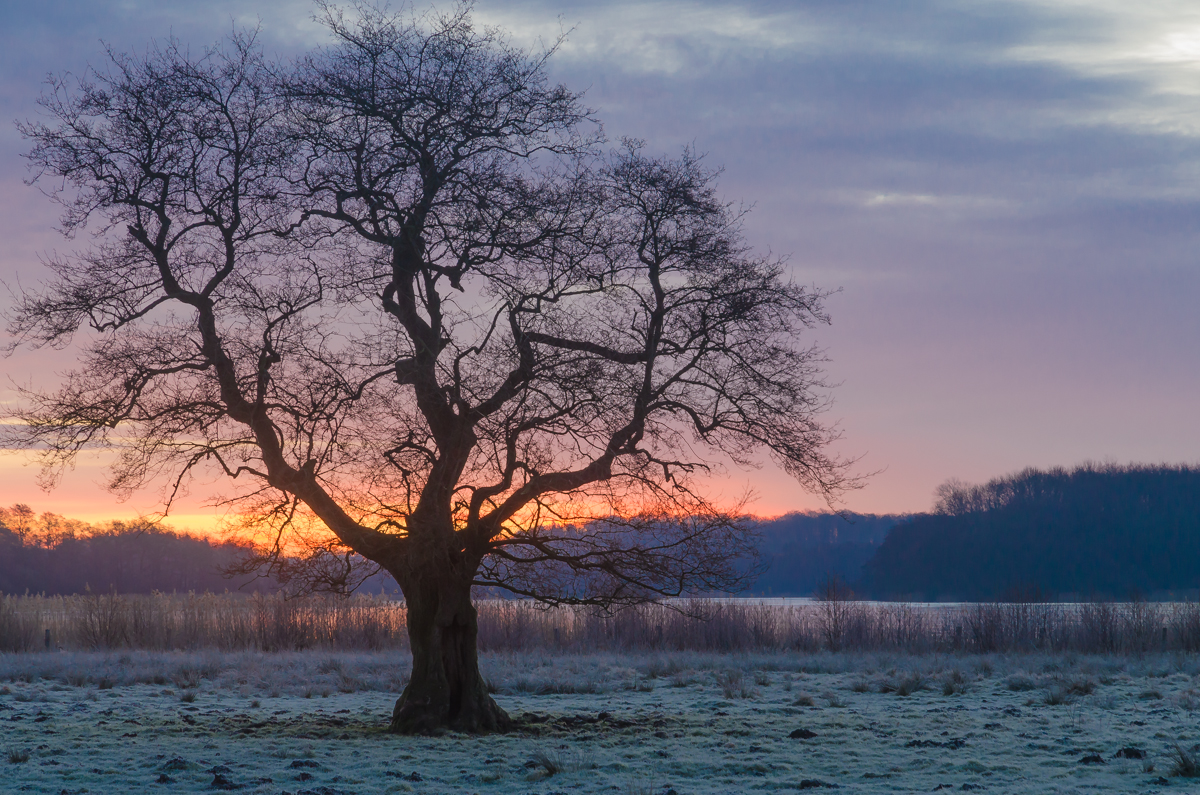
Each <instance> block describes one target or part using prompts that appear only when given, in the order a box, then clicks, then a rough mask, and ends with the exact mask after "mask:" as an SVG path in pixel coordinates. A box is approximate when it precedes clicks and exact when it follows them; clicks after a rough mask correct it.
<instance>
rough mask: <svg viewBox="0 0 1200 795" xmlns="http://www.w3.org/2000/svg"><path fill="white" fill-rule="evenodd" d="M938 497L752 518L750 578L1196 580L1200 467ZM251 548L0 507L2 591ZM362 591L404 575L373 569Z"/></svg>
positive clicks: (934, 587) (204, 564) (1019, 595)
mask: <svg viewBox="0 0 1200 795" xmlns="http://www.w3.org/2000/svg"><path fill="white" fill-rule="evenodd" d="M938 497H939V499H938V501H937V504H936V505H935V507H934V510H933V512H932V513H929V514H913V515H874V514H829V513H825V514H817V513H793V514H787V515H786V516H782V517H779V518H778V519H772V520H763V521H760V522H759V523H758V531H759V533H760V537H761V543H760V552H761V553H762V561H763V563H764V564H766V566H765V571H764V573H763V574H762V575H761V576H760V577H759V578H758V580H757V581H756V582H755V584H754V586H753V587H752V588H751V590H750V591H749V594H750V595H761V596H809V595H812V594H813V593H814V592H815V591H816V590H817V588H818V586H819V585H820V584H821V583H822V582H823V581H826V580H827V579H828V578H829V577H831V576H833V577H836V578H837V579H839V580H841V581H842V582H844V583H848V584H849V585H850V586H851V587H852V588H853V590H854V592H855V593H857V594H859V595H862V596H872V597H875V598H882V599H916V600H922V601H924V600H929V601H944V600H963V601H980V600H1016V601H1037V600H1041V599H1062V598H1078V599H1085V600H1086V599H1118V600H1124V599H1128V598H1131V597H1139V596H1145V597H1148V598H1159V597H1175V598H1179V597H1185V598H1187V597H1190V598H1195V597H1196V595H1197V594H1198V593H1200V592H1198V590H1197V589H1198V588H1200V468H1193V467H1170V466H1113V465H1109V466H1095V465H1085V466H1081V467H1077V468H1075V469H1073V470H1066V469H1052V470H1049V471H1039V470H1034V469H1027V470H1025V471H1023V472H1019V473H1017V474H1014V475H1009V476H1006V477H1002V478H997V479H995V480H992V481H990V482H988V483H986V484H984V485H980V486H972V485H968V484H965V483H959V482H955V481H952V482H950V483H948V484H946V485H945V486H943V487H941V488H940V489H939V494H938ZM245 551H246V550H245V548H244V547H241V546H238V545H237V544H233V543H221V542H215V541H210V540H208V539H205V538H200V537H197V536H193V535H189V534H186V533H176V532H173V531H171V530H167V529H162V528H157V527H154V526H150V525H143V524H137V523H133V524H124V523H121V522H113V523H110V524H106V525H87V524H84V523H82V522H77V521H72V520H69V519H64V518H63V517H60V516H56V515H54V514H42V515H40V516H35V515H34V513H33V512H32V511H30V510H29V509H28V508H26V507H25V506H13V507H12V508H8V509H4V508H0V593H8V594H22V593H26V592H28V593H44V594H48V595H54V594H73V593H84V592H85V591H87V590H91V591H92V592H94V593H109V592H114V591H115V592H117V593H130V594H134V593H150V592H152V591H162V592H168V593H169V592H172V591H175V592H179V593H185V592H188V591H195V592H197V593H203V592H205V591H209V592H213V593H220V592H222V591H225V590H229V591H242V592H255V591H259V592H268V593H269V592H274V591H277V590H279V585H278V584H277V583H276V582H274V581H272V580H270V579H265V578H261V579H254V578H252V577H248V576H241V577H234V578H227V577H226V576H225V575H224V574H223V573H222V572H223V570H225V569H228V568H229V567H230V566H231V564H233V563H235V562H236V561H237V560H238V559H239V558H240V557H242V556H243V554H244V552H245ZM359 591H360V593H368V594H370V593H374V594H378V593H387V594H396V593H398V591H399V588H398V586H397V585H396V583H395V581H394V580H392V578H391V577H389V576H387V575H386V574H377V575H375V576H373V577H371V578H370V579H368V580H367V581H366V582H365V583H364V584H363V586H362V587H361V588H360V589H359ZM480 595H485V594H483V593H482V592H481V594H480ZM486 595H487V596H490V597H503V596H504V594H503V593H500V592H496V591H494V590H489V591H488V592H487V593H486Z"/></svg>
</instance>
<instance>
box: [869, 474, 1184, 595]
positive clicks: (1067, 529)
mask: <svg viewBox="0 0 1200 795" xmlns="http://www.w3.org/2000/svg"><path fill="white" fill-rule="evenodd" d="M939 498H940V499H939V500H938V502H937V505H936V506H935V508H934V512H933V513H931V514H920V515H915V516H912V517H910V518H908V519H907V520H906V521H904V522H902V523H900V524H898V525H897V526H895V527H894V528H892V530H891V532H890V533H889V534H888V536H887V538H886V539H885V540H884V542H883V544H882V545H880V547H879V551H878V552H877V553H876V555H875V556H874V557H873V558H871V559H870V560H869V561H868V562H867V563H866V565H865V566H864V569H863V578H862V580H861V582H860V583H859V586H860V590H863V591H865V592H868V593H870V594H872V595H874V596H878V597H888V598H898V597H902V598H916V599H961V600H989V599H1004V598H1014V599H1037V598H1042V597H1044V598H1063V597H1072V596H1073V597H1077V598H1081V599H1088V598H1114V599H1126V598H1130V597H1137V596H1143V597H1151V598H1154V597H1158V596H1165V595H1168V594H1174V595H1175V596H1189V595H1193V596H1194V594H1195V593H1196V589H1197V587H1198V586H1200V469H1197V468H1194V467H1187V466H1116V465H1106V466H1097V465H1084V466H1080V467H1077V468H1075V469H1072V470H1066V469H1052V470H1049V471H1040V470H1036V469H1026V470H1024V471H1022V472H1019V473H1017V474H1014V475H1009V476H1006V477H1002V478H997V479H995V480H992V481H990V482H988V483H986V484H984V485H981V486H971V485H968V484H964V483H957V482H951V483H949V484H946V485H945V486H943V487H942V488H941V489H939Z"/></svg>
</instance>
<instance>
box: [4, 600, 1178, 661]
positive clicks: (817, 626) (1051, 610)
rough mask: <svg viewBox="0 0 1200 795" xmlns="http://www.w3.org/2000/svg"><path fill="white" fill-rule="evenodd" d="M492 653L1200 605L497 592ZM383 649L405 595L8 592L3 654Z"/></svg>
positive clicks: (398, 639)
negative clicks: (628, 597)
mask: <svg viewBox="0 0 1200 795" xmlns="http://www.w3.org/2000/svg"><path fill="white" fill-rule="evenodd" d="M477 607H478V609H479V647H480V649H481V650H484V651H536V650H549V651H574V652H578V651H616V652H622V651H702V652H751V651H764V652H766V651H789V650H794V651H804V652H815V651H819V650H830V651H846V652H875V651H879V652H907V653H917V654H925V653H931V652H938V653H942V652H951V653H1007V652H1032V651H1043V652H1079V653H1085V654H1135V655H1136V654H1143V653H1148V652H1161V651H1170V652H1174V651H1179V652H1194V651H1198V650H1200V604H1196V603H1190V602H1188V603H1153V602H1131V603H1114V602H1089V603H1082V604H1053V603H1048V604H1032V603H1031V604H966V605H907V604H899V603H897V604H888V603H869V602H854V601H845V600H829V601H824V602H816V603H804V604H795V605H770V604H756V603H754V602H752V601H734V602H728V601H720V600H703V599H697V600H692V601H687V602H680V603H675V604H673V605H671V606H664V605H655V604H651V605H643V606H640V607H634V608H629V609H626V610H622V611H620V612H618V613H615V614H605V613H602V612H599V611H596V610H593V609H588V608H569V607H560V608H553V609H546V608H542V607H539V606H537V605H534V604H532V603H529V602H525V601H501V600H488V601H480V602H478V603H477ZM46 630H49V632H50V642H51V648H52V649H68V650H85V649H143V650H148V651H170V650H196V649H215V650H219V651H267V652H271V651H294V650H304V649H331V650H333V649H343V650H380V649H404V648H407V645H408V637H407V614H406V611H405V608H404V604H403V603H402V602H395V601H391V600H389V599H386V598H376V597H350V598H339V597H333V596H310V597H306V598H301V599H283V598H281V597H278V596H263V595H253V596H243V595H238V594H221V595H214V594H202V595H197V594H187V595H177V594H154V595H150V596H140V595H115V594H88V595H82V596H54V597H40V596H19V597H17V596H0V652H31V651H39V650H44V649H45V632H46Z"/></svg>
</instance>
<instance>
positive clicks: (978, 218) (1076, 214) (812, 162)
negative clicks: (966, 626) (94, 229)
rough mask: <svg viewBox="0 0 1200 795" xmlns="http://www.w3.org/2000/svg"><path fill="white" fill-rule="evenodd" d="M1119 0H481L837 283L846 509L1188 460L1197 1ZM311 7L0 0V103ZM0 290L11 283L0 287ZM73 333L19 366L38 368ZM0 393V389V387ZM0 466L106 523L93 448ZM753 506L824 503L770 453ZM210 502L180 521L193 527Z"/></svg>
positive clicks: (1195, 372) (1197, 190)
mask: <svg viewBox="0 0 1200 795" xmlns="http://www.w3.org/2000/svg"><path fill="white" fill-rule="evenodd" d="M1143 5H1144V4H1134V3H1128V2H1117V1H1115V0H1114V1H1112V2H970V3H967V2H961V3H941V2H926V1H925V0H909V2H905V3H895V2H889V0H880V2H853V1H852V0H829V1H828V2H810V3H804V2H786V3H785V2H778V3H770V2H763V3H737V4H719V3H701V2H662V3H654V2H643V3H631V4H621V3H609V4H604V5H603V7H601V8H596V7H594V6H593V4H592V3H579V4H575V5H572V4H569V3H558V4H551V3H536V2H530V3H506V2H495V1H492V2H480V3H478V4H477V6H476V18H477V20H478V21H479V22H483V23H487V24H497V25H500V26H502V27H504V28H507V29H508V30H509V31H510V32H511V33H512V35H513V38H514V39H515V40H516V41H519V42H522V43H528V44H530V45H536V43H537V42H538V41H539V39H541V40H547V39H552V38H553V37H554V36H556V35H557V33H558V31H559V30H560V29H561V28H562V27H566V28H573V29H574V30H573V32H572V33H571V34H570V37H569V38H568V41H567V43H566V44H565V45H564V46H563V48H562V50H561V52H560V53H559V54H558V55H557V56H556V57H555V59H554V61H553V62H552V64H553V66H552V71H553V73H554V76H555V77H556V78H558V79H561V80H562V81H564V82H566V83H567V84H568V85H569V86H570V87H572V88H575V89H587V101H588V102H589V104H591V105H592V106H593V107H595V108H596V109H597V110H598V112H599V115H600V117H601V118H602V119H603V120H604V122H605V126H606V130H607V132H608V134H609V135H610V137H612V138H614V139H615V138H618V137H620V136H623V135H628V136H634V137H639V138H643V139H645V140H646V141H647V142H648V144H649V147H650V149H652V150H657V151H664V152H672V153H673V152H675V151H677V150H678V148H679V147H680V146H682V145H684V144H688V143H693V144H694V145H695V146H696V148H697V149H699V150H700V151H702V152H705V153H707V157H708V161H709V162H710V163H711V164H713V165H724V167H725V174H724V176H723V178H722V183H721V184H722V189H723V191H724V192H725V194H726V196H727V197H728V198H729V199H731V200H739V199H740V200H743V201H745V202H746V203H747V204H752V205H753V207H754V210H753V213H752V214H751V215H750V217H749V220H748V223H747V234H748V237H749V239H750V241H751V243H753V244H754V245H755V246H757V247H759V248H761V249H762V250H764V251H765V250H770V251H772V252H774V253H776V254H789V255H790V262H791V266H792V268H793V270H794V274H795V278H796V279H797V280H799V281H803V282H806V283H814V284H817V285H819V286H821V287H825V288H841V292H840V293H838V294H837V295H835V296H833V297H832V298H831V299H830V301H829V309H830V311H831V313H832V315H833V320H834V323H833V326H832V327H831V328H828V329H822V330H821V331H820V341H821V343H822V344H823V345H824V346H825V347H826V348H827V349H828V353H829V356H830V360H831V361H830V363H829V365H828V373H829V376H830V380H831V381H834V382H838V383H839V386H838V387H837V389H836V391H835V398H836V404H835V407H834V410H833V415H832V416H833V417H836V418H838V419H839V420H840V423H841V427H842V429H843V431H844V434H845V436H844V440H843V442H842V444H841V447H840V450H841V452H842V453H843V454H845V455H851V456H862V461H861V464H860V470H862V471H874V470H880V472H879V473H878V474H876V475H875V476H874V477H872V478H871V479H870V481H869V484H868V485H867V486H866V487H865V488H863V489H862V490H861V491H858V492H856V493H854V494H851V495H849V496H848V497H847V499H846V500H845V507H848V508H850V509H852V510H859V511H873V512H891V511H918V510H924V509H926V508H928V507H929V505H930V503H931V499H932V492H933V490H934V488H935V487H936V486H937V485H938V484H939V483H941V482H943V481H944V480H946V479H947V478H950V477H958V478H961V479H964V480H968V481H980V480H986V479H988V478H990V477H993V476H996V475H1000V474H1003V473H1005V472H1009V471H1013V470H1016V469H1020V468H1022V467H1025V466H1043V467H1044V466H1054V465H1071V464H1075V463H1079V462H1081V461H1084V460H1087V459H1091V460H1098V461H1104V460H1112V461H1117V462H1129V461H1139V462H1160V461H1165V462H1196V461H1198V460H1200V455H1198V454H1197V451H1200V411H1198V410H1197V405H1196V403H1197V397H1198V396H1200V344H1198V342H1200V334H1198V332H1200V312H1197V310H1196V307H1195V303H1196V299H1197V297H1200V267H1197V262H1196V258H1197V254H1198V253H1200V245H1198V243H1200V6H1197V5H1196V4H1195V3H1186V2H1174V1H1173V0H1164V2H1159V3H1155V4H1153V8H1152V9H1150V10H1147V9H1146V8H1144V7H1142V6H1143ZM310 12H311V7H310V6H309V4H308V3H307V2H299V1H294V0H284V1H282V2H281V1H279V0H275V1H273V2H256V1H255V0H242V1H240V2H227V1H226V0H221V1H220V2H208V3H200V2H196V1H195V0H188V1H187V2H179V1H177V0H154V2H149V0H89V2H66V1H65V0H50V1H49V2H38V3H9V4H5V5H4V6H3V7H2V8H0V76H2V80H0V117H3V118H4V119H8V120H11V119H15V118H30V117H33V116H35V114H36V113H37V108H36V104H35V100H36V98H37V96H38V94H39V92H40V91H41V82H42V80H43V78H44V77H45V75H46V74H47V73H48V72H58V71H63V70H71V71H79V70H81V69H82V68H83V67H84V66H85V65H86V64H87V63H88V62H89V61H90V62H95V63H98V62H100V60H101V59H102V57H103V53H102V45H101V41H104V42H108V43H109V44H111V45H113V46H114V47H116V48H117V49H131V48H137V47H141V46H142V45H144V44H145V43H146V42H147V41H149V40H150V39H151V38H154V37H159V38H162V37H165V36H168V35H172V34H173V35H175V36H176V37H178V38H180V39H181V40H184V41H187V42H190V43H191V44H192V45H194V46H195V47H196V48H200V47H203V46H204V45H205V44H208V43H211V42H213V41H215V40H216V39H218V38H219V37H220V36H221V35H222V34H223V33H224V32H226V31H228V30H229V29H230V27H231V24H232V23H231V20H233V22H236V23H237V24H254V23H255V21H256V20H258V19H261V22H262V39H263V41H264V42H265V43H266V47H267V49H268V50H269V51H271V52H275V53H278V54H282V55H286V54H288V53H290V52H296V51H299V50H301V49H304V48H306V47H308V46H310V45H312V44H315V43H318V42H320V41H321V40H322V39H323V31H322V30H321V29H320V28H319V27H318V26H316V25H315V24H314V23H313V22H312V21H311V20H310V19H309V14H310ZM24 148H25V144H24V143H23V142H22V141H21V139H20V136H19V135H18V134H17V133H16V131H15V130H14V129H13V127H12V126H11V125H9V124H5V125H0V241H3V243H2V245H0V275H2V277H3V279H4V280H5V281H6V282H9V283H10V284H11V283H14V282H15V281H16V280H17V279H20V280H21V281H22V282H25V283H32V282H34V281H36V280H37V279H38V278H40V267H39V264H38V257H39V254H40V253H42V252H46V251H49V250H52V249H58V250H65V249H68V248H69V247H70V246H71V245H72V244H71V243H69V242H65V241H63V240H62V239H61V238H60V237H58V236H57V235H56V234H55V233H54V231H53V227H54V225H55V222H56V218H57V213H56V210H55V208H54V207H53V206H52V205H51V204H50V203H49V201H47V200H46V199H45V198H44V197H42V196H41V195H40V194H39V193H38V192H37V191H36V190H34V189H31V188H28V187H25V186H24V185H23V184H22V182H21V180H22V178H23V177H24V175H25V167H24V162H23V161H22V160H21V159H20V153H21V152H22V151H23V150H24ZM0 300H4V301H8V300H9V299H8V298H7V295H6V294H0ZM70 361H71V359H70V355H69V352H67V353H54V354H51V355H47V354H45V353H37V354H29V353H21V354H18V355H16V356H14V357H13V358H10V359H9V360H8V361H7V362H6V363H5V364H4V369H5V370H6V372H7V374H8V375H9V376H10V377H11V378H12V379H14V380H16V381H18V382H22V383H25V382H33V383H37V384H51V383H53V381H54V377H55V376H54V373H55V372H56V371H61V370H64V369H66V367H67V366H68V365H69V363H70ZM11 398H12V393H11V391H9V390H7V389H6V391H5V395H4V396H3V399H6V400H8V399H11ZM24 463H25V459H24V458H22V457H21V456H18V455H15V454H9V455H6V456H0V504H9V503H12V502H17V501H21V502H27V503H29V504H31V505H32V506H33V507H34V508H35V509H36V510H55V511H57V512H60V513H65V514H68V515H74V516H84V517H89V518H100V517H102V516H107V517H117V516H127V515H130V514H134V513H137V512H139V511H149V510H152V509H153V507H154V495H153V494H146V495H142V496H139V497H135V498H134V499H133V500H132V501H131V502H130V503H128V504H124V505H118V504H116V503H115V500H114V499H113V498H112V497H110V496H108V495H106V494H104V493H103V492H101V491H99V490H98V488H97V487H96V486H95V482H96V481H97V480H98V478H99V469H98V467H99V465H100V464H101V463H102V461H101V460H100V459H89V460H87V461H81V463H80V466H79V468H78V470H77V471H76V472H75V473H73V474H71V475H69V476H68V477H67V479H66V480H65V481H64V484H63V486H62V487H60V488H59V489H58V490H56V491H54V492H51V493H50V494H45V493H42V492H40V491H38V490H37V488H36V486H35V485H34V474H35V472H34V470H33V468H31V467H23V464H24ZM747 486H749V487H751V488H752V489H753V490H754V491H755V492H756V493H757V494H758V497H759V499H758V501H757V502H756V503H755V504H754V505H753V506H752V507H753V509H754V510H755V511H756V512H759V513H763V514H775V513H781V512H783V511H786V510H794V509H806V508H818V507H821V506H822V503H821V502H820V501H819V500H817V499H815V498H813V497H811V496H808V495H805V494H803V493H801V492H800V491H799V490H798V488H796V487H794V486H793V485H791V484H790V483H789V481H788V479H787V478H786V476H784V475H783V474H782V473H779V472H776V471H774V470H773V468H771V467H770V466H767V467H764V468H763V469H762V470H759V471H754V472H749V473H747V472H734V473H731V474H730V476H729V478H728V479H727V480H726V481H723V482H720V483H714V488H719V489H721V490H723V491H724V492H726V493H728V494H730V495H732V494H735V493H738V492H740V491H742V490H744V489H745V488H746V487H747ZM202 496H203V495H202V494H199V493H197V495H196V498H195V499H194V500H193V501H192V503H191V504H190V505H189V506H188V507H185V508H184V509H183V515H181V516H180V517H178V518H177V519H176V523H177V524H179V525H187V524H189V523H190V524H205V523H206V521H207V520H205V519H203V518H202V515H203V514H204V513H205V509H204V508H203V506H202V500H201V498H202Z"/></svg>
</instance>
